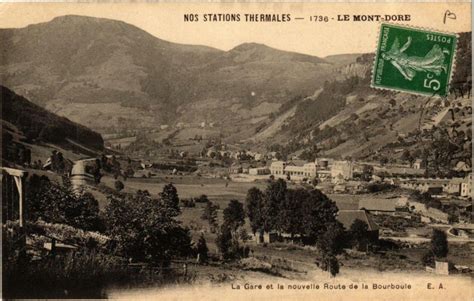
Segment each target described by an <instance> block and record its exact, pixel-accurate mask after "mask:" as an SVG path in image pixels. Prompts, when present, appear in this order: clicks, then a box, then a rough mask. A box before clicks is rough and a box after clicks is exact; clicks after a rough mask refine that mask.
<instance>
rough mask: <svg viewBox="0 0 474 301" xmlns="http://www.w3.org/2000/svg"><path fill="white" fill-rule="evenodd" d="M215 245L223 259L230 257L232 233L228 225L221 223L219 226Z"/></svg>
mask: <svg viewBox="0 0 474 301" xmlns="http://www.w3.org/2000/svg"><path fill="white" fill-rule="evenodd" d="M216 245H217V248H218V249H219V252H220V253H221V254H222V257H223V258H224V259H230V258H231V257H232V254H231V248H232V233H231V230H230V227H229V226H228V225H225V224H223V225H222V226H221V228H220V231H219V233H218V234H217V237H216Z"/></svg>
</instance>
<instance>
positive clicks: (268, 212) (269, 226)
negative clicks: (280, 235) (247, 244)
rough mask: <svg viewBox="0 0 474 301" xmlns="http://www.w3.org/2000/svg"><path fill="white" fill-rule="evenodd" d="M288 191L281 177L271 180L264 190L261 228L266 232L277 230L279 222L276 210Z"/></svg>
mask: <svg viewBox="0 0 474 301" xmlns="http://www.w3.org/2000/svg"><path fill="white" fill-rule="evenodd" d="M287 191H288V189H287V187H286V182H285V181H284V180H283V179H278V180H276V181H272V182H270V183H269V184H268V186H267V189H266V190H265V197H264V206H263V207H264V208H263V214H262V218H263V229H264V230H265V231H267V232H269V231H271V230H279V229H280V222H279V220H278V211H279V210H280V204H281V203H282V202H283V200H284V199H285V196H286V192H287Z"/></svg>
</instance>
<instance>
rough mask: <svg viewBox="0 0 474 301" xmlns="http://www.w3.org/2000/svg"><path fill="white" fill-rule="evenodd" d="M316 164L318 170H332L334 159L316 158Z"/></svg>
mask: <svg viewBox="0 0 474 301" xmlns="http://www.w3.org/2000/svg"><path fill="white" fill-rule="evenodd" d="M314 163H315V164H316V168H317V169H318V170H330V169H331V164H332V159H326V158H316V160H314Z"/></svg>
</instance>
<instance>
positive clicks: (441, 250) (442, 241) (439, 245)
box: [431, 229, 449, 258]
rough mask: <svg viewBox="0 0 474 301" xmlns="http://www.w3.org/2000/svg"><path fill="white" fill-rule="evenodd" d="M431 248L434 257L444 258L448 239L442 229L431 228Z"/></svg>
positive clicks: (446, 253) (446, 252)
mask: <svg viewBox="0 0 474 301" xmlns="http://www.w3.org/2000/svg"><path fill="white" fill-rule="evenodd" d="M431 250H432V251H433V255H434V256H435V257H436V258H445V257H446V256H447V255H448V251H449V250H448V240H447V238H446V233H445V232H444V231H441V230H438V229H433V236H432V237H431Z"/></svg>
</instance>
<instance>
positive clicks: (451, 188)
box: [443, 178, 464, 195]
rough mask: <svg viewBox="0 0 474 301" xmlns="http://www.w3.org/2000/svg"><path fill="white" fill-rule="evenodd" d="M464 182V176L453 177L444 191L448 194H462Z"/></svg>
mask: <svg viewBox="0 0 474 301" xmlns="http://www.w3.org/2000/svg"><path fill="white" fill-rule="evenodd" d="M463 182H464V179H463V178H452V179H451V180H449V182H448V184H447V185H446V187H444V189H443V191H444V192H446V193H448V194H453V195H461V185H462V183H463Z"/></svg>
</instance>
